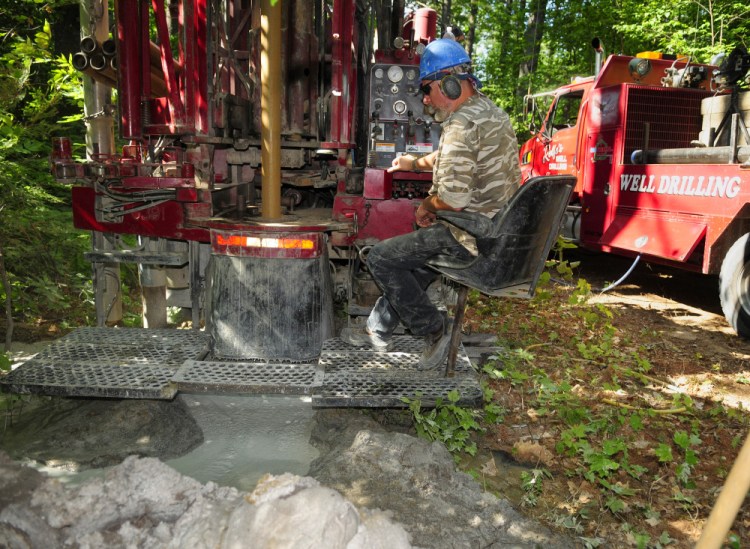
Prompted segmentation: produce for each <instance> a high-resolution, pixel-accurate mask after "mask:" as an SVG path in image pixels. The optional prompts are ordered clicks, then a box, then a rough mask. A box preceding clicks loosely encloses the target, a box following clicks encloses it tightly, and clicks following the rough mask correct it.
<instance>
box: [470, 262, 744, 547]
mask: <svg viewBox="0 0 750 549" xmlns="http://www.w3.org/2000/svg"><path fill="white" fill-rule="evenodd" d="M568 260H569V261H577V260H579V261H581V266H580V268H579V269H578V272H577V273H576V274H577V275H578V276H580V277H583V278H585V279H586V280H587V281H588V282H589V283H590V284H591V286H592V288H593V289H594V290H595V291H594V292H593V293H594V294H595V295H594V297H593V298H592V299H591V300H590V302H589V303H592V304H597V303H601V304H605V305H606V306H607V307H608V308H609V310H611V311H612V313H613V316H612V319H611V325H612V326H613V327H614V328H615V329H616V333H615V335H614V337H613V341H614V342H615V343H616V344H617V342H621V343H622V346H623V348H626V347H627V348H628V349H638V350H637V352H638V353H639V354H640V355H641V356H643V357H644V358H645V359H647V360H648V361H649V363H650V366H649V368H650V369H649V370H648V381H647V382H646V383H644V384H643V385H640V382H642V381H643V380H639V383H626V380H625V379H620V380H619V382H621V383H622V390H617V389H612V390H601V387H602V386H603V387H605V388H607V385H606V383H602V384H601V385H597V383H601V380H602V379H604V380H605V381H611V379H610V378H608V377H607V376H611V372H610V371H609V370H610V368H608V366H607V360H608V359H607V358H605V359H604V360H603V361H602V360H599V361H594V360H591V361H589V360H585V359H583V358H580V357H576V356H575V353H574V349H575V346H574V345H570V344H566V343H565V341H568V340H572V339H575V338H578V337H581V339H584V338H585V337H586V336H585V335H583V336H582V335H581V334H580V333H576V331H579V332H580V330H581V328H580V326H573V325H570V326H568V325H566V323H567V321H566V320H565V317H564V316H563V314H560V316H557V314H556V312H555V311H551V312H549V311H548V312H547V313H546V314H547V320H546V322H547V323H548V324H544V323H543V322H541V321H539V322H537V324H538V325H539V324H542V325H543V326H544V328H539V326H536V327H535V328H528V327H527V328H525V329H526V332H524V333H525V334H526V336H525V337H528V333H529V332H530V331H532V330H533V329H536V330H537V340H536V341H540V343H536V344H532V345H530V346H528V347H529V348H533V352H534V353H535V355H536V358H535V362H531V363H529V364H528V366H529V370H526V371H527V372H531V368H534V369H537V368H539V369H544V368H546V369H547V370H546V372H547V373H546V375H549V378H548V379H549V380H551V382H559V381H560V379H562V374H561V377H556V375H555V373H554V371H555V368H556V365H559V364H562V365H564V367H568V366H570V365H576V364H580V365H582V366H581V368H582V370H581V372H585V373H579V374H578V379H579V380H580V384H579V385H575V386H574V387H573V388H572V390H571V394H575V395H576V397H578V396H580V397H581V402H582V406H583V407H584V408H585V407H588V409H589V410H590V411H591V414H590V415H589V417H588V418H583V419H581V420H580V424H581V425H589V424H590V423H589V422H591V423H593V422H595V421H597V420H598V418H600V417H602V416H600V415H599V414H601V413H604V414H607V413H609V414H610V415H609V416H608V417H613V418H617V417H618V416H617V414H618V413H619V414H620V415H619V418H623V423H622V424H621V425H617V426H615V427H613V428H610V429H608V430H606V434H602V433H604V432H605V431H604V430H601V431H599V432H597V433H596V435H595V434H593V431H592V432H591V434H589V435H587V436H588V437H589V439H588V440H589V441H590V442H591V444H592V445H593V446H595V448H602V447H603V448H605V451H604V454H606V448H607V446H606V444H607V439H608V438H609V439H610V441H612V440H625V441H627V446H626V447H623V448H620V449H619V450H617V449H614V450H612V451H611V452H612V453H611V454H607V455H606V456H605V459H604V462H605V463H608V464H611V465H612V468H613V471H616V472H614V473H613V474H612V475H608V474H607V473H606V472H605V473H601V474H599V475H593V474H591V471H592V470H593V467H591V468H590V469H588V473H586V472H585V471H586V468H587V466H590V465H591V463H592V461H591V460H588V461H587V457H586V455H585V454H586V451H587V450H585V449H584V450H581V449H580V448H579V450H578V452H577V453H576V452H573V451H569V452H565V451H561V449H560V442H561V433H563V432H564V431H565V429H566V427H568V426H570V424H571V422H570V421H562V415H561V413H560V412H561V410H563V408H564V407H565V406H566V405H568V404H569V403H568V402H567V401H564V400H562V397H561V400H560V405H559V406H558V407H557V408H555V407H551V408H552V410H553V411H552V413H549V412H547V415H545V416H543V417H537V415H536V412H537V410H536V409H538V408H539V404H538V402H539V400H538V397H539V395H538V394H533V392H531V391H530V390H529V385H528V383H526V384H525V385H524V384H522V383H521V382H518V383H516V382H515V381H512V380H511V381H510V382H509V380H508V378H506V379H503V380H501V381H499V382H497V383H495V384H493V388H494V389H495V390H496V391H497V393H496V397H495V398H496V400H497V401H498V402H500V403H501V405H502V406H504V407H505V408H506V410H507V414H506V416H505V419H504V422H503V423H502V424H501V425H499V426H498V427H497V428H496V429H490V430H488V432H487V433H486V435H485V436H484V438H483V440H482V441H481V444H480V445H482V444H483V445H484V450H485V454H484V457H483V458H480V463H482V476H484V473H485V472H487V471H488V470H489V473H488V474H487V476H486V477H484V479H483V480H484V481H486V482H488V483H489V484H490V485H492V478H491V477H492V474H491V473H492V472H493V471H492V469H493V467H494V466H495V464H496V463H497V462H499V461H502V460H503V458H507V459H508V460H509V461H511V462H513V463H515V464H525V465H526V466H527V467H529V468H530V470H529V471H527V472H526V473H525V474H526V475H529V474H530V471H531V470H532V469H535V470H538V471H540V470H543V471H545V473H544V474H542V475H540V477H539V486H540V488H539V489H538V491H536V492H534V491H533V490H532V489H529V488H528V486H527V487H526V492H523V491H521V492H519V495H518V496H517V501H518V502H519V503H522V504H523V501H524V499H525V501H526V503H527V505H526V508H527V511H528V512H529V513H530V514H531V515H533V516H536V517H538V518H540V519H542V520H546V521H547V522H548V523H550V524H551V525H554V526H557V527H558V528H559V529H560V530H561V531H566V532H568V533H570V534H573V535H576V536H577V537H578V538H579V540H581V542H582V544H583V545H584V546H585V547H649V548H651V547H653V548H661V547H680V548H682V547H685V548H688V547H693V546H694V544H695V543H696V541H697V540H698V538H699V537H700V535H701V531H702V529H703V527H704V525H705V521H706V518H707V517H708V515H709V513H710V512H711V509H712V508H713V506H714V503H715V501H716V497H717V495H718V493H719V491H720V489H721V487H722V485H723V484H724V481H725V479H726V477H727V474H728V472H729V470H730V469H731V467H732V465H733V463H734V460H735V458H736V456H737V454H738V451H739V448H740V447H741V446H742V443H743V442H744V440H745V437H746V436H747V435H748V424H750V418H749V416H748V413H747V410H748V409H750V342H748V341H745V340H742V339H740V338H738V337H737V336H736V335H735V334H734V332H733V331H732V330H731V328H730V327H729V326H728V324H727V323H726V321H725V319H724V316H723V314H722V312H721V307H720V304H719V298H718V280H717V278H716V277H709V276H703V275H699V274H693V273H686V272H683V271H679V270H675V269H670V268H666V267H661V266H655V265H648V264H644V263H641V264H639V265H637V266H636V268H635V270H634V271H633V273H632V274H631V275H630V276H629V277H628V278H627V279H626V280H625V281H623V282H622V283H621V284H620V285H619V286H618V287H617V288H615V289H613V290H611V291H608V292H606V293H604V294H600V293H599V292H597V291H596V290H597V289H601V288H603V287H606V286H607V285H608V284H610V283H612V282H613V281H615V280H618V279H619V278H620V277H621V276H622V275H623V274H625V272H626V271H627V270H628V268H629V267H630V265H631V264H632V260H629V259H625V258H617V257H612V256H607V255H599V254H590V253H587V252H583V251H575V252H574V253H573V255H572V256H570V255H569V257H568ZM467 314H471V313H467ZM474 314H476V311H474ZM513 314H514V315H515V314H516V313H515V312H514V313H513ZM527 314H528V315H529V317H532V316H534V315H539V316H543V315H544V314H545V313H541V312H539V311H535V310H533V309H529V310H528V311H527ZM568 318H570V319H572V318H573V317H572V316H571V317H568ZM549 319H552V321H551V322H555V321H556V322H558V323H559V324H560V326H559V327H558V326H554V329H555V331H556V332H559V334H558V335H559V337H561V339H558V340H557V341H560V342H561V343H560V344H559V345H556V344H555V343H554V341H553V342H551V343H550V342H547V343H545V338H544V336H543V335H540V334H539V330H540V329H550V326H549V322H550V320H549ZM475 322H476V320H475ZM521 322H523V317H520V319H519V318H515V323H521ZM507 324H508V322H507V321H506V325H505V327H504V328H503V330H504V331H505V334H506V337H507V338H508V339H509V340H513V338H514V337H515V338H516V341H522V340H523V337H524V336H523V335H522V331H521V330H517V329H515V327H510V328H509V327H508V326H507ZM571 324H573V322H572V320H571ZM594 338H595V336H593V337H592V339H594ZM501 339H502V336H501ZM527 341H531V340H530V339H527ZM520 346H521V347H523V344H521V345H520ZM571 349H573V353H570V351H571ZM556 353H557V355H558V356H555V354H556ZM562 355H565V356H566V357H570V356H572V357H574V358H567V359H566V360H562V359H561V356H562ZM573 361H578V362H573ZM575 367H577V366H570V368H571V369H573V368H575ZM499 368H500V369H502V366H500V367H499ZM557 368H558V369H562V367H557ZM567 379H570V378H567ZM597 380H600V381H597ZM651 381H653V382H654V383H651ZM613 384H614V385H617V384H618V380H617V379H616V378H615V379H614V383H613ZM626 385H628V386H626ZM654 385H657V386H658V385H661V386H660V387H656V389H655V390H654ZM639 386H640V387H642V388H643V393H642V394H641V395H638V394H637V393H638V387H639ZM633 389H635V390H633ZM646 393H648V395H647V394H646ZM681 394H684V395H688V396H689V397H690V398H691V399H692V402H691V403H690V404H688V406H687V408H688V409H687V411H683V412H680V411H677V412H675V413H669V412H668V409H669V408H670V402H672V403H673V402H675V401H674V400H673V399H674V398H675V395H681ZM652 395H656V396H652ZM648 398H653V399H654V400H653V401H652V402H649V401H648V400H647V399H648ZM644 399H645V400H644ZM670 399H671V400H670ZM604 401H607V404H606V405H604V404H602V402H604ZM618 407H619V408H618ZM671 407H672V408H675V405H674V404H672V405H671ZM607 408H610V409H613V410H618V409H619V410H620V412H608V411H606V409H607ZM660 408H661V410H660V411H667V412H668V413H665V414H663V415H662V414H658V413H657V414H653V413H651V414H650V416H649V414H648V413H645V414H644V413H643V411H644V410H654V409H657V410H658V409H660ZM665 408H666V409H667V410H664V409H665ZM602 409H605V411H604V412H601V410H602ZM633 410H635V411H637V412H635V413H638V414H641V415H640V416H639V417H644V418H646V419H645V421H644V424H645V425H646V426H645V429H644V428H642V427H641V428H639V429H634V428H631V425H629V424H628V422H627V420H626V419H624V418H628V414H631V413H633V415H635V413H634V412H632V411H633ZM631 417H632V416H631ZM638 421H640V420H638ZM646 422H647V423H646ZM679 431H685V432H686V433H688V434H689V435H690V434H695V436H696V439H694V440H695V441H694V442H693V441H692V440H693V439H691V442H690V443H689V444H688V443H685V444H686V446H689V448H688V449H689V450H690V451H691V452H694V453H693V454H692V455H691V458H690V459H688V458H685V460H686V462H687V463H690V467H689V468H688V470H687V475H686V476H687V477H688V478H689V480H688V481H687V482H679V481H678V480H677V478H679V467H677V468H676V467H675V466H676V464H677V463H678V462H679V461H680V460H681V459H682V455H683V454H682V450H681V449H680V447H679V444H677V445H676V444H675V440H676V439H675V440H673V438H674V436H675V433H676V432H679ZM581 440H584V437H583V436H582V438H581ZM587 443H588V441H587ZM666 447H669V448H671V449H672V450H673V452H674V454H673V455H672V454H670V457H673V458H674V461H673V462H670V460H668V459H666V458H664V456H663V454H659V450H664V449H665V448H666ZM655 449H658V450H657V451H656V452H655ZM488 455H490V456H491V457H492V460H491V461H492V463H490V462H486V461H483V460H486V459H487V456H488ZM609 458H611V460H610V459H609ZM657 458H659V459H657ZM626 462H628V463H627V465H624V464H625V463H626ZM633 466H635V467H638V468H642V469H639V470H640V471H642V472H643V473H641V474H640V475H638V474H634V473H633V472H632V470H630V469H628V467H633ZM745 466H750V464H745ZM618 467H619V468H618ZM676 470H677V474H675V471H676ZM600 471H601V470H600ZM644 473H645V474H644ZM521 474H524V473H523V472H522V473H521ZM587 475H588V476H587ZM527 478H528V476H527ZM601 479H605V481H606V482H608V483H609V485H610V489H609V490H606V489H602V486H601V484H603V483H602V482H601ZM516 488H518V486H517V487H516ZM506 489H507V487H506ZM530 494H533V496H534V497H533V500H534V501H533V503H532V504H528V501H529V500H528V497H529V495H530ZM608 498H609V499H608ZM613 501H614V502H615V504H616V505H617V507H615V504H613ZM747 503H748V502H747V500H746V501H745V505H744V506H743V507H742V509H741V510H740V512H739V513H738V515H737V517H736V520H735V523H734V525H733V527H732V530H731V532H732V535H733V536H735V537H733V538H730V539H729V543H728V544H727V545H725V546H724V547H732V548H734V547H743V546H745V545H744V543H746V542H747V540H748V539H750V505H748V504H747ZM605 540H606V541H605ZM738 540H744V542H742V541H738Z"/></svg>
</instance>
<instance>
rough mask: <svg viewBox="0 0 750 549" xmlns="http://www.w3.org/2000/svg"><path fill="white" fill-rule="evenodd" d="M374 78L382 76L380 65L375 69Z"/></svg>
mask: <svg viewBox="0 0 750 549" xmlns="http://www.w3.org/2000/svg"><path fill="white" fill-rule="evenodd" d="M375 78H383V69H381V68H380V67H378V68H377V69H375Z"/></svg>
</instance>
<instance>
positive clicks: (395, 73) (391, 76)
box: [388, 65, 404, 83]
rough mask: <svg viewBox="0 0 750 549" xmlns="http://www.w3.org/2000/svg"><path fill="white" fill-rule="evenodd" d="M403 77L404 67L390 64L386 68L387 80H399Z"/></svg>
mask: <svg viewBox="0 0 750 549" xmlns="http://www.w3.org/2000/svg"><path fill="white" fill-rule="evenodd" d="M403 77H404V69H402V68H401V67H399V66H398V65H391V67H390V68H389V69H388V80H390V81H391V82H394V83H395V82H401V79H402V78H403Z"/></svg>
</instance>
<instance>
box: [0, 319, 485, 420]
mask: <svg viewBox="0 0 750 549" xmlns="http://www.w3.org/2000/svg"><path fill="white" fill-rule="evenodd" d="M208 343H209V340H208V334H206V333H204V332H199V331H195V330H172V329H166V330H155V329H143V328H79V329H78V330H76V331H74V332H72V333H70V334H68V335H67V336H65V337H63V338H61V339H59V340H57V341H56V342H54V343H53V344H51V345H50V346H49V347H47V348H46V349H45V350H44V351H42V352H40V353H39V354H37V355H35V356H34V357H33V358H31V359H29V360H28V361H26V362H25V363H24V364H22V365H21V366H19V367H18V368H16V369H15V370H13V371H12V372H11V373H9V374H7V375H5V376H3V377H0V389H1V390H3V391H5V392H10V393H35V394H44V395H54V396H68V397H99V398H133V399H141V398H149V399H163V400H171V399H173V398H174V397H175V396H176V395H177V394H178V393H180V392H182V393H211V394H219V393H231V394H284V395H308V396H310V397H311V400H312V405H313V407H314V408H331V407H335V408H340V407H366V408H404V407H406V406H408V403H407V402H405V400H404V399H409V400H413V399H419V401H420V402H421V404H422V406H425V407H432V406H434V405H435V404H436V402H437V400H438V399H445V398H446V396H447V395H448V393H449V392H451V391H453V390H456V391H458V393H459V395H460V400H459V403H461V404H463V405H467V406H474V405H478V404H479V403H480V402H481V398H482V390H481V387H480V385H479V380H478V376H477V373H476V371H475V370H474V368H473V366H472V364H471V362H470V360H469V357H468V356H467V354H466V351H465V349H464V348H463V346H462V347H461V348H460V349H459V355H458V359H457V362H456V375H455V376H454V377H452V378H445V377H444V376H443V371H442V369H440V370H436V371H429V372H420V371H418V370H417V368H416V365H417V362H418V360H419V355H420V352H421V341H419V340H418V339H416V338H413V337H411V336H406V335H400V336H396V337H395V345H394V348H393V350H392V351H390V352H388V353H376V352H374V351H367V350H361V349H357V348H353V347H351V346H349V345H346V344H345V343H343V342H342V341H341V340H340V339H338V338H333V339H329V340H327V341H326V342H325V343H324V344H323V349H322V351H321V354H320V357H319V359H318V360H317V361H315V362H313V363H306V364H300V363H284V362H278V363H276V362H267V361H233V360H223V359H220V358H214V357H212V356H211V354H210V353H209V350H208Z"/></svg>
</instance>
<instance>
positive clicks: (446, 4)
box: [438, 0, 452, 38]
mask: <svg viewBox="0 0 750 549" xmlns="http://www.w3.org/2000/svg"><path fill="white" fill-rule="evenodd" d="M451 4H452V1H451V0H443V13H442V16H441V18H440V19H441V20H440V36H438V38H440V37H442V36H443V35H444V34H445V31H446V30H447V29H448V27H449V26H450V24H451Z"/></svg>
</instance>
